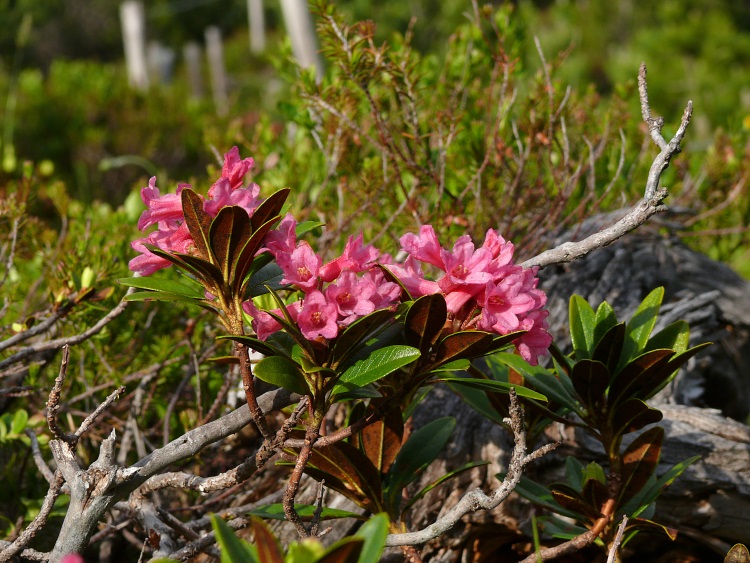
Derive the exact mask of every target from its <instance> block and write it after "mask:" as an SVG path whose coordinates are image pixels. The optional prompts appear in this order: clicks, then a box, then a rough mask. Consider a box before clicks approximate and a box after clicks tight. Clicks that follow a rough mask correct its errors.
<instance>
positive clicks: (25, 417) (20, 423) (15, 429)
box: [10, 409, 29, 434]
mask: <svg viewBox="0 0 750 563" xmlns="http://www.w3.org/2000/svg"><path fill="white" fill-rule="evenodd" d="M28 421H29V413H27V412H26V411H25V410H23V409H19V410H17V411H16V412H15V414H14V415H13V422H12V424H11V425H10V433H11V434H21V433H23V431H24V430H25V429H26V423H28Z"/></svg>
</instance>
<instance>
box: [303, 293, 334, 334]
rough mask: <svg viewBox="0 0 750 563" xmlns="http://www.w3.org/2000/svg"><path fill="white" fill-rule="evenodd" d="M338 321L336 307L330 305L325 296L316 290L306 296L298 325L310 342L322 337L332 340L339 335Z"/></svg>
mask: <svg viewBox="0 0 750 563" xmlns="http://www.w3.org/2000/svg"><path fill="white" fill-rule="evenodd" d="M337 319H338V313H337V310H336V305H335V304H333V303H329V302H328V301H327V300H326V298H325V295H323V294H322V293H321V292H320V291H317V290H316V291H313V292H311V293H308V294H307V295H306V296H305V300H304V301H303V302H302V307H301V309H300V312H299V316H298V317H297V324H298V325H299V329H300V331H301V332H302V335H303V336H304V337H305V338H307V339H308V340H315V339H317V338H319V337H321V336H322V337H323V338H328V339H329V340H330V339H331V338H335V337H336V335H337V334H338V331H339V327H338V324H336V321H337Z"/></svg>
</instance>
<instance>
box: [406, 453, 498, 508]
mask: <svg viewBox="0 0 750 563" xmlns="http://www.w3.org/2000/svg"><path fill="white" fill-rule="evenodd" d="M489 463H490V462H489V461H471V462H469V463H467V464H466V465H462V466H461V467H458V468H456V469H454V470H453V471H449V472H448V473H446V474H445V475H441V476H440V477H438V478H437V479H436V480H435V481H433V482H432V483H430V484H429V485H427V486H426V487H425V488H424V489H422V490H421V491H419V492H418V493H417V494H416V495H414V496H413V497H412V498H411V499H410V500H409V502H407V503H406V506H404V509H403V510H402V511H401V514H404V513H405V512H406V511H407V510H409V508H410V507H411V506H412V505H413V504H414V503H415V502H417V501H418V500H419V499H421V498H422V497H423V496H425V495H426V494H427V493H429V492H430V491H431V490H432V489H434V488H435V487H438V486H440V485H442V484H443V483H445V482H446V481H448V480H449V479H453V478H454V477H457V476H458V475H460V474H461V473H464V472H465V471H469V470H470V469H474V468H475V467H479V466H481V465H488V464H489Z"/></svg>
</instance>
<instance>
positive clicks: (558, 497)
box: [550, 485, 601, 522]
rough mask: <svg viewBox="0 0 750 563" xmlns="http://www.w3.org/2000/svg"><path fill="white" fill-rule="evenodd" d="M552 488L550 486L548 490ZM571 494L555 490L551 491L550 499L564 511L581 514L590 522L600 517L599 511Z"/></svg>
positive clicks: (567, 491) (568, 491)
mask: <svg viewBox="0 0 750 563" xmlns="http://www.w3.org/2000/svg"><path fill="white" fill-rule="evenodd" d="M557 486H559V485H555V487H557ZM552 487H553V486H552V485H550V489H552ZM571 493H572V491H571V490H566V491H564V492H563V491H560V490H556V489H552V490H551V494H552V498H553V499H555V502H557V503H558V504H559V505H560V506H562V507H563V508H565V509H566V510H570V511H572V512H575V513H576V514H581V515H583V516H585V517H586V518H588V519H589V520H591V521H592V522H593V521H595V520H597V519H598V518H599V517H600V516H601V513H600V511H599V509H597V508H594V507H593V506H591V505H589V504H588V503H586V502H585V501H584V500H583V499H581V498H580V497H579V496H578V495H573V494H571Z"/></svg>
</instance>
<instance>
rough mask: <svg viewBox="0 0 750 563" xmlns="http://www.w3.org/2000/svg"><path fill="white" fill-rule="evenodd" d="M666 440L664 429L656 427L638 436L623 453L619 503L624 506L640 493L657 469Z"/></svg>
mask: <svg viewBox="0 0 750 563" xmlns="http://www.w3.org/2000/svg"><path fill="white" fill-rule="evenodd" d="M663 441H664V429H663V428H661V427H654V428H650V429H648V430H646V431H645V432H643V433H642V434H641V435H640V436H638V437H637V438H636V439H635V440H633V442H632V443H631V444H630V445H629V446H628V447H627V448H626V450H625V451H624V452H623V454H622V464H623V465H622V486H621V488H620V497H619V499H618V505H619V506H622V505H624V504H625V503H627V502H628V500H630V499H631V498H632V497H633V496H635V495H636V493H638V491H640V490H641V489H643V487H644V486H645V485H646V483H647V482H648V479H649V477H651V475H652V474H653V473H654V471H656V467H657V465H658V464H659V456H660V455H661V445H662V442H663Z"/></svg>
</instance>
